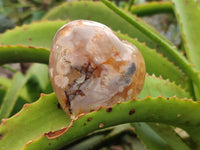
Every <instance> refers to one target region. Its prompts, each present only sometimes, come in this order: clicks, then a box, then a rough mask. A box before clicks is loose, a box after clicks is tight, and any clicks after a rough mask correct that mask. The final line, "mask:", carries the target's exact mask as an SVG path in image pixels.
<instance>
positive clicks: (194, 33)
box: [171, 0, 200, 70]
mask: <svg viewBox="0 0 200 150" xmlns="http://www.w3.org/2000/svg"><path fill="white" fill-rule="evenodd" d="M171 1H172V2H173V8H174V10H175V14H176V18H177V20H178V22H179V25H180V28H181V33H182V37H183V43H184V47H185V49H186V54H187V57H188V59H189V60H190V61H191V62H192V63H193V64H194V65H195V67H196V68H197V69H198V70H200V61H199V57H200V51H199V49H200V42H199V38H200V30H199V26H200V17H199V16H200V7H199V6H198V3H197V1H196V0H187V1H184V2H183V1H176V0H171Z"/></svg>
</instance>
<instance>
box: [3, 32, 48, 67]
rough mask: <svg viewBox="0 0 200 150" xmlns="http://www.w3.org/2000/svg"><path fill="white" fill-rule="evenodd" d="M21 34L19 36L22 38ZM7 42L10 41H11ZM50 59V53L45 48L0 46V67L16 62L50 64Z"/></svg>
mask: <svg viewBox="0 0 200 150" xmlns="http://www.w3.org/2000/svg"><path fill="white" fill-rule="evenodd" d="M19 34H20V33H18V36H20V37H22V36H21V35H22V34H20V35H19ZM11 38H12V37H11ZM7 40H8V41H9V39H7ZM16 41H17V39H16ZM18 44H19V43H18ZM48 58H49V51H48V50H47V49H45V48H36V47H33V46H29V47H26V46H21V45H17V46H16V45H15V46H0V65H2V64H5V63H14V62H39V63H46V64H48V62H49V59H48Z"/></svg>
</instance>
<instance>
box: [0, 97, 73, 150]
mask: <svg viewBox="0 0 200 150" xmlns="http://www.w3.org/2000/svg"><path fill="white" fill-rule="evenodd" d="M57 104H58V101H57V99H56V97H55V95H54V94H51V95H47V96H44V95H43V96H42V97H41V98H40V100H39V101H37V102H35V103H33V104H31V105H29V104H26V105H24V107H23V109H22V110H21V111H20V112H19V113H18V114H16V115H15V116H13V117H11V118H10V119H3V120H2V123H1V125H0V137H1V139H0V149H1V150H3V149H9V150H20V149H21V148H22V147H23V146H24V144H25V143H26V142H28V141H29V140H32V139H34V138H37V137H38V136H40V135H41V134H42V133H45V132H48V131H51V130H53V131H54V130H58V129H60V128H62V127H65V126H67V125H68V124H69V122H70V119H69V118H68V117H67V116H66V114H65V113H64V111H63V110H62V109H60V108H59V107H57ZM19 139H20V140H19ZM13 143H15V144H13Z"/></svg>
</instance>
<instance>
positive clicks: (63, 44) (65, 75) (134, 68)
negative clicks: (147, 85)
mask: <svg viewBox="0 0 200 150" xmlns="http://www.w3.org/2000/svg"><path fill="white" fill-rule="evenodd" d="M49 73H50V78H51V82H52V86H53V89H54V91H55V93H56V96H57V98H58V100H59V102H60V104H61V106H62V108H63V109H64V110H65V112H66V113H67V114H71V115H74V116H76V115H78V114H80V113H87V112H90V111H93V110H96V109H98V108H99V107H100V106H105V107H107V106H112V105H113V104H115V103H117V102H124V101H127V100H130V99H132V98H134V97H137V96H138V94H139V93H140V91H141V90H142V87H143V84H144V79H145V64H144V59H143V57H142V55H141V53H140V52H139V51H138V49H137V48H136V47H135V46H134V45H132V44H130V43H128V42H127V41H121V40H120V39H119V38H118V37H117V36H116V35H115V34H114V32H113V31H112V30H110V29H109V28H108V27H107V26H105V25H103V24H100V23H97V22H94V21H88V20H76V21H72V22H69V23H68V24H66V25H64V26H63V27H62V28H61V29H60V30H59V31H58V32H57V33H56V35H55V37H54V40H53V43H52V47H51V54H50V59H49Z"/></svg>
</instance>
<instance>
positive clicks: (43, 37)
mask: <svg viewBox="0 0 200 150" xmlns="http://www.w3.org/2000/svg"><path fill="white" fill-rule="evenodd" d="M65 23H66V21H65V22H64V21H63V22H60V21H58V22H57V23H56V24H54V23H52V22H48V21H46V22H45V21H43V22H40V23H39V22H38V23H37V22H35V23H32V24H30V25H23V26H21V27H16V28H14V29H12V30H8V31H7V32H5V33H4V34H2V35H1V36H0V44H1V45H18V44H21V45H26V46H34V47H44V48H48V49H50V47H51V42H52V40H53V37H54V35H55V34H56V32H57V30H58V29H59V28H60V27H61V26H62V25H64V24H65ZM41 29H42V30H41ZM16 37H17V38H16Z"/></svg>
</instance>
